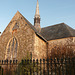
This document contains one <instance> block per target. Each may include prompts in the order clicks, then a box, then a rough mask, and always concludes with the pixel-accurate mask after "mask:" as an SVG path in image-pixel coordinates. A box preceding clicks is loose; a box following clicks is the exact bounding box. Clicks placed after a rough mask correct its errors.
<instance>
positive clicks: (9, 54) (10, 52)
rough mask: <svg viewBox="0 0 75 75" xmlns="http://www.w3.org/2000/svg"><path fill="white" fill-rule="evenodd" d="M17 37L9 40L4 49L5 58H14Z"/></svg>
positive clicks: (15, 55)
mask: <svg viewBox="0 0 75 75" xmlns="http://www.w3.org/2000/svg"><path fill="white" fill-rule="evenodd" d="M17 47H18V43H17V39H16V38H15V37H13V38H12V39H10V40H9V42H8V45H7V49H6V59H11V60H12V59H16V57H17Z"/></svg>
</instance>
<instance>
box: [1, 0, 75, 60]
mask: <svg viewBox="0 0 75 75" xmlns="http://www.w3.org/2000/svg"><path fill="white" fill-rule="evenodd" d="M68 38H73V41H74V39H75V30H74V29H72V28H71V27H69V26H68V25H66V24H65V23H60V24H56V25H52V26H48V27H44V28H41V26H40V14H39V4H38V0H37V6H36V13H35V16H34V25H32V24H31V23H30V22H29V21H28V20H27V19H26V18H25V17H24V16H23V15H22V14H21V13H20V12H19V11H17V13H16V14H15V15H14V17H13V18H12V20H11V21H10V23H9V24H8V26H7V27H6V28H5V30H4V31H3V33H2V34H1V36H0V59H1V60H2V59H17V60H21V59H23V58H25V56H26V54H27V52H29V53H32V57H33V58H35V59H36V58H38V59H40V58H46V57H47V54H48V52H50V48H51V43H59V42H63V43H64V42H65V40H66V39H68Z"/></svg>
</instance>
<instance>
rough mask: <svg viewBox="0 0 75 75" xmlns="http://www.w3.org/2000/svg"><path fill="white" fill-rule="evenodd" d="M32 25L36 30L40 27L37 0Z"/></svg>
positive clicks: (39, 29)
mask: <svg viewBox="0 0 75 75" xmlns="http://www.w3.org/2000/svg"><path fill="white" fill-rule="evenodd" d="M34 26H35V28H36V29H37V31H38V32H40V31H41V27H40V14H39V3H38V0H37V5H36V12H35V16H34Z"/></svg>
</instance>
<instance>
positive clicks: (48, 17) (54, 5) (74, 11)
mask: <svg viewBox="0 0 75 75" xmlns="http://www.w3.org/2000/svg"><path fill="white" fill-rule="evenodd" d="M38 1H39V12H40V17H41V27H47V26H51V25H55V24H59V23H63V22H64V23H66V24H67V25H69V26H70V27H72V28H73V29H75V0H38ZM36 3H37V0H0V31H1V32H3V31H4V29H5V28H6V26H7V25H8V24H9V22H10V21H11V19H12V18H13V16H14V15H15V13H16V12H17V11H19V12H20V13H21V14H22V15H23V16H24V17H25V18H26V19H27V20H28V21H29V22H30V23H31V24H32V25H34V15H35V10H36Z"/></svg>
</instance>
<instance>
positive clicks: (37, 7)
mask: <svg viewBox="0 0 75 75" xmlns="http://www.w3.org/2000/svg"><path fill="white" fill-rule="evenodd" d="M35 17H39V18H40V14H39V2H38V0H37V5H36V13H35Z"/></svg>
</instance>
